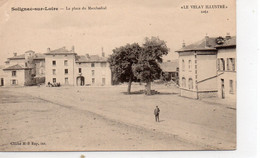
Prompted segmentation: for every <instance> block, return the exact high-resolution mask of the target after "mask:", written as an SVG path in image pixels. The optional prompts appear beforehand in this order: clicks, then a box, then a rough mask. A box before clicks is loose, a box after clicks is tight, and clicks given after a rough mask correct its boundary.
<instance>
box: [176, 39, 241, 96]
mask: <svg viewBox="0 0 260 158" xmlns="http://www.w3.org/2000/svg"><path fill="white" fill-rule="evenodd" d="M234 38H235V37H233V38H232V39H234ZM218 39H220V37H211V38H210V37H208V36H206V37H205V38H204V39H203V40H201V41H199V42H196V43H195V44H191V45H188V46H185V44H184V45H183V48H182V49H180V50H178V51H177V52H178V54H179V66H180V71H179V76H180V89H181V90H180V93H181V96H185V97H189V98H194V99H199V98H204V97H217V96H220V95H221V92H220V91H221V86H220V85H221V84H222V83H221V81H222V80H223V79H222V78H225V79H224V80H225V81H224V82H230V84H233V88H231V89H232V90H229V91H232V92H231V93H229V94H228V95H227V97H232V96H234V95H233V93H235V89H234V87H235V86H234V85H235V81H236V80H235V78H236V75H234V74H235V73H234V71H232V72H226V71H225V74H223V72H222V71H220V70H219V69H217V68H218V67H217V66H218V64H217V63H218V62H219V60H220V58H225V60H227V58H232V59H233V58H234V56H235V53H234V52H235V49H232V50H230V49H226V47H224V45H225V43H228V42H229V40H230V39H224V38H222V37H221V39H223V42H224V43H218ZM232 51H233V53H230V52H232ZM227 52H229V53H228V54H227ZM231 54H232V55H231ZM232 59H231V60H232ZM221 76H222V78H221ZM231 82H232V83H231ZM225 84H226V85H227V83H225ZM229 87H231V86H229ZM226 91H227V89H225V92H223V93H225V94H226V93H227V92H226Z"/></svg>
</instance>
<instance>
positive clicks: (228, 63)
mask: <svg viewBox="0 0 260 158" xmlns="http://www.w3.org/2000/svg"><path fill="white" fill-rule="evenodd" d="M227 70H230V68H229V58H227Z"/></svg>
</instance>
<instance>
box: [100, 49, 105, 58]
mask: <svg viewBox="0 0 260 158" xmlns="http://www.w3.org/2000/svg"><path fill="white" fill-rule="evenodd" d="M101 49H102V57H105V52H104V51H103V47H102V48H101Z"/></svg>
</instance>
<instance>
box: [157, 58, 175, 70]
mask: <svg viewBox="0 0 260 158" xmlns="http://www.w3.org/2000/svg"><path fill="white" fill-rule="evenodd" d="M160 67H161V69H162V71H163V72H175V71H177V67H179V62H178V60H174V61H172V62H163V63H161V64H160Z"/></svg>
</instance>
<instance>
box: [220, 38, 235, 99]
mask: <svg viewBox="0 0 260 158" xmlns="http://www.w3.org/2000/svg"><path fill="white" fill-rule="evenodd" d="M216 48H217V49H218V54H217V74H218V78H217V86H218V97H219V98H222V99H228V100H232V101H235V100H236V84H237V83H236V69H237V68H236V37H230V36H227V37H226V38H225V39H223V41H222V43H220V44H219V45H217V46H216Z"/></svg>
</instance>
